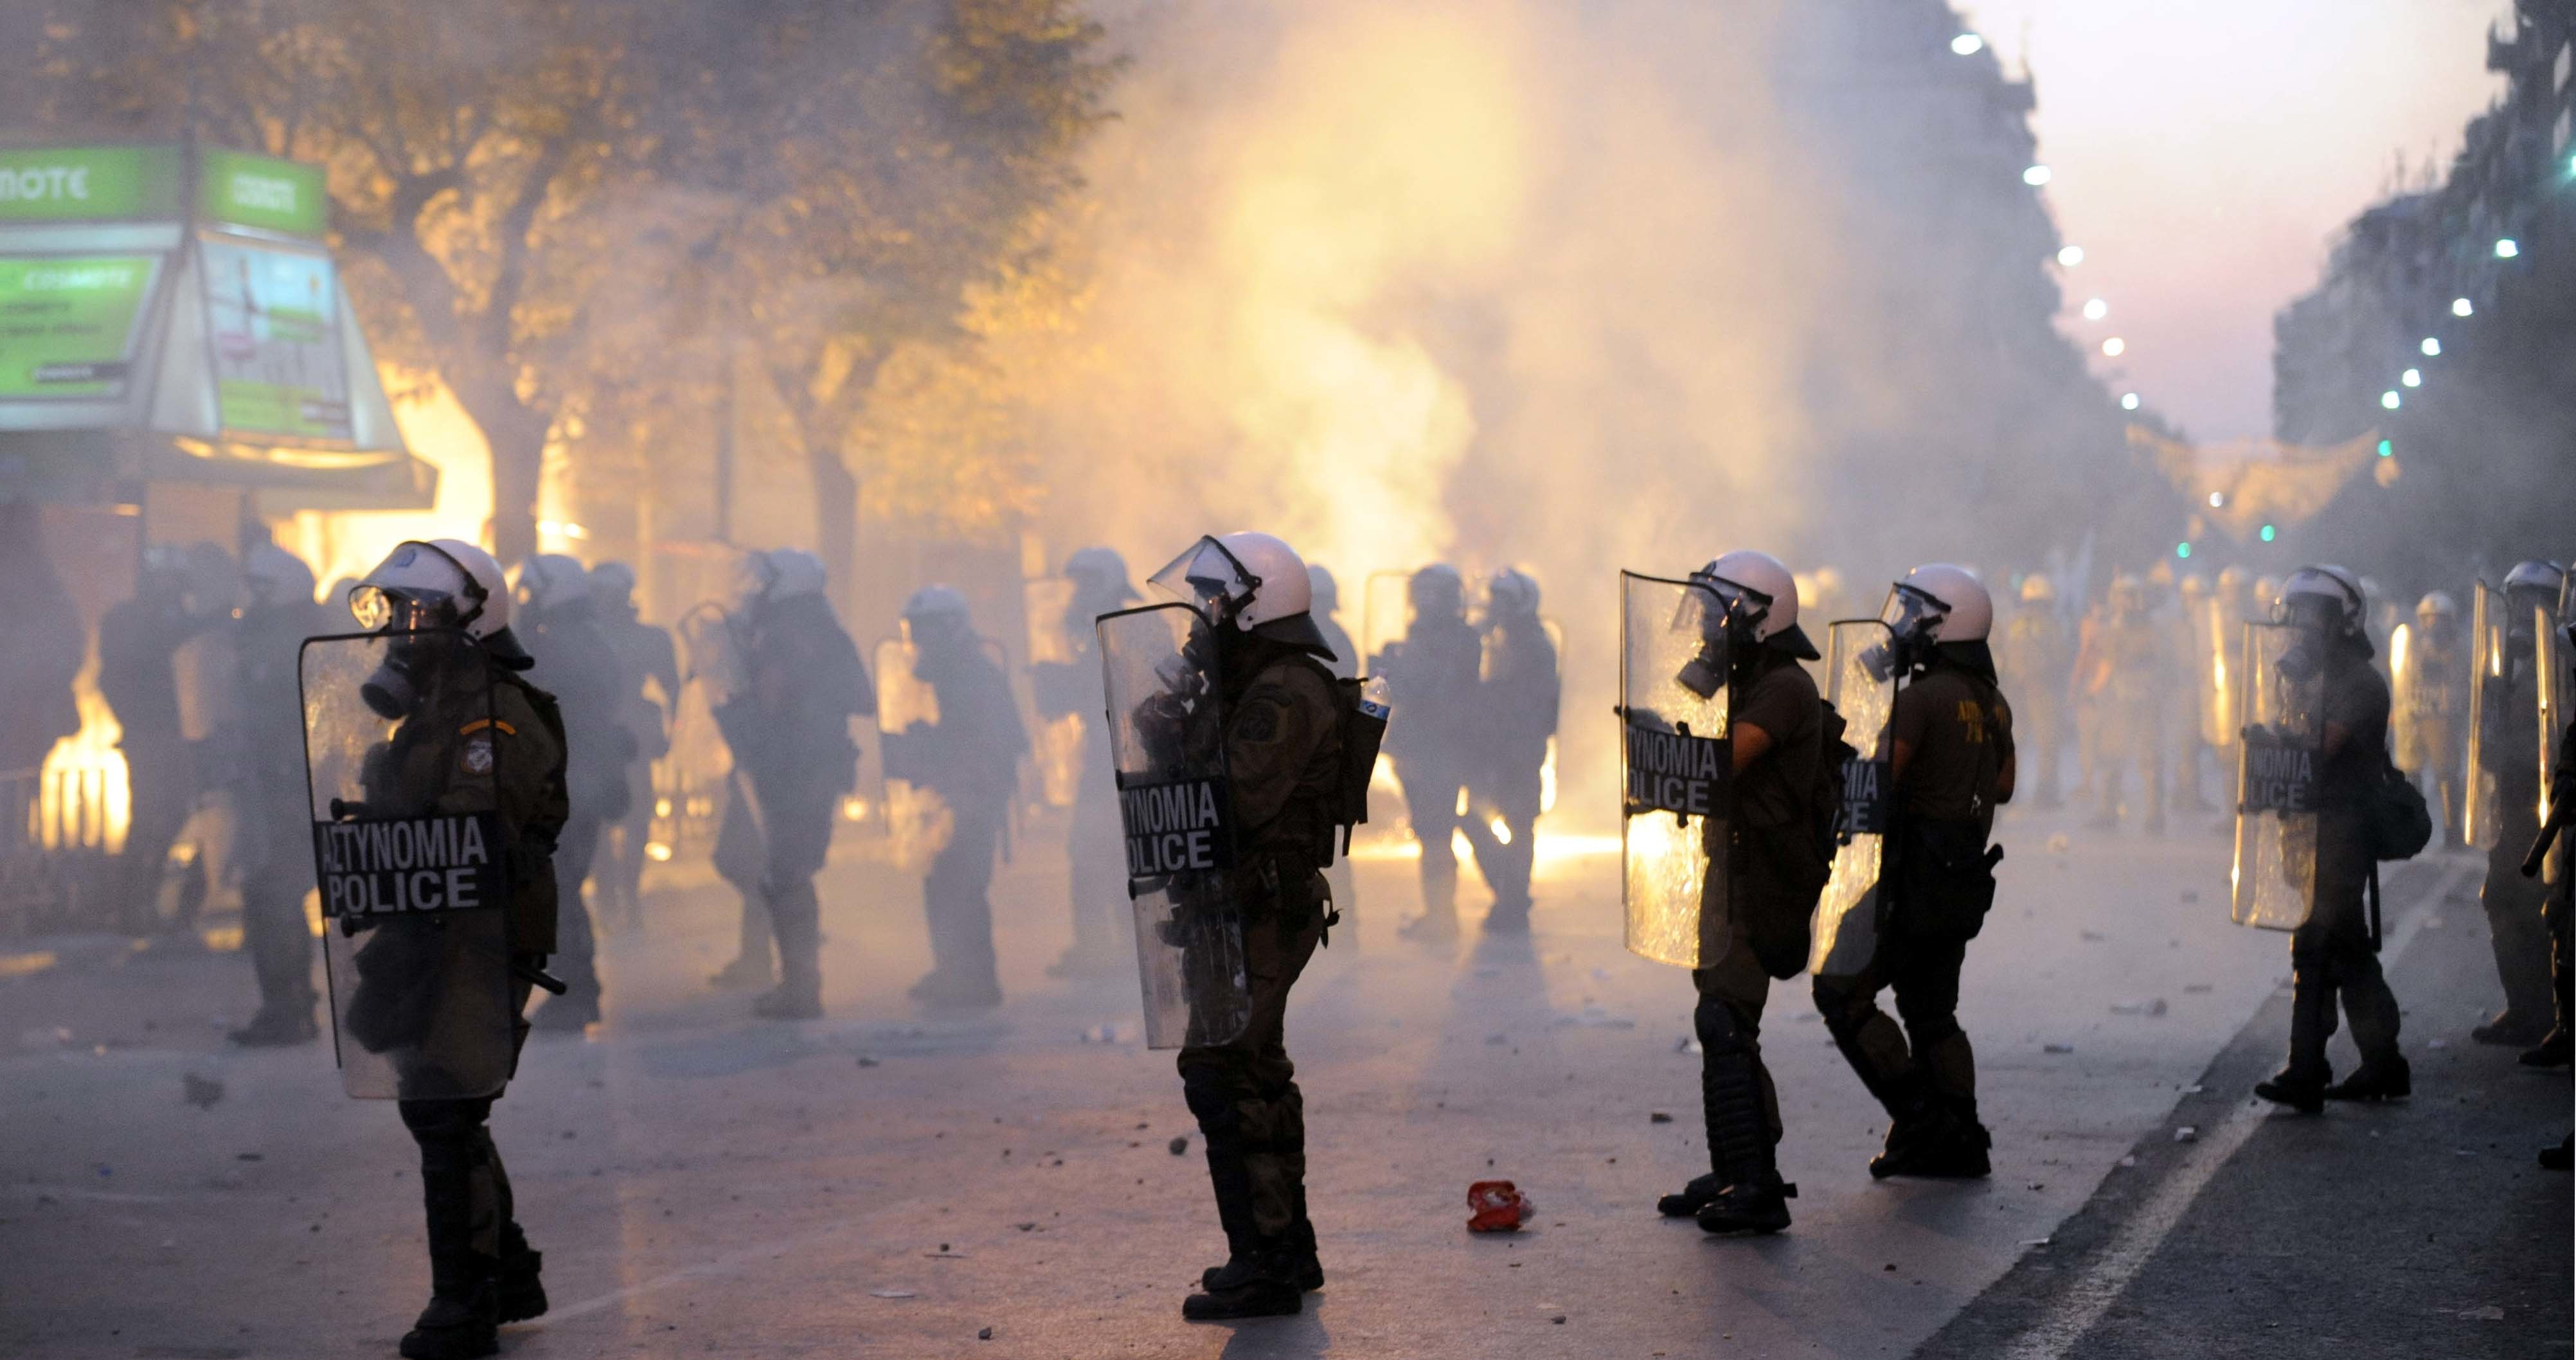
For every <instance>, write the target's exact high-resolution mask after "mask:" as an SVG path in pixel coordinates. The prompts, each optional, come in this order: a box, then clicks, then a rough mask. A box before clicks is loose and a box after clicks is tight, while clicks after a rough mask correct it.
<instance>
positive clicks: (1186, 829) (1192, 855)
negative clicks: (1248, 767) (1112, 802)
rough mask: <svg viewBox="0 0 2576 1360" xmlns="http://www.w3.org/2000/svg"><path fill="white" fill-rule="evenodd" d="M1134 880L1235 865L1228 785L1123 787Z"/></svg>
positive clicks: (1183, 782)
mask: <svg viewBox="0 0 2576 1360" xmlns="http://www.w3.org/2000/svg"><path fill="white" fill-rule="evenodd" d="M1118 815H1119V818H1120V820H1122V821H1124V822H1125V823H1126V828H1127V877H1128V879H1129V881H1130V882H1134V881H1137V880H1142V879H1156V878H1166V877H1169V876H1171V875H1174V874H1202V873H1214V872H1217V871H1219V870H1222V869H1230V868H1232V867H1234V838H1233V836H1231V835H1230V834H1228V827H1227V825H1226V820H1227V819H1226V800H1225V786H1224V785H1223V784H1222V783H1220V782H1219V781H1217V780H1214V779H1175V780H1169V781H1164V782H1157V783H1151V784H1130V785H1127V786H1126V787H1124V788H1121V789H1120V790H1119V791H1118Z"/></svg>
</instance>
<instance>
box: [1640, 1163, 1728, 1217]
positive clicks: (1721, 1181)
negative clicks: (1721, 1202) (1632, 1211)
mask: <svg viewBox="0 0 2576 1360" xmlns="http://www.w3.org/2000/svg"><path fill="white" fill-rule="evenodd" d="M1725 1188H1726V1177H1725V1176H1723V1175H1720V1174H1719V1173H1717V1172H1714V1171H1712V1172H1709V1173H1708V1174H1707V1175H1705V1176H1693V1177H1691V1180H1690V1184H1688V1185H1685V1186H1683V1187H1682V1188H1681V1189H1679V1190H1677V1191H1674V1192H1673V1193H1672V1194H1669V1195H1666V1196H1664V1197H1663V1198H1662V1199H1659V1200H1656V1201H1655V1212H1656V1213H1659V1214H1662V1215H1663V1216H1664V1217H1666V1218H1697V1217H1699V1211H1700V1210H1702V1209H1705V1208H1707V1207H1708V1206H1709V1202H1710V1201H1712V1200H1714V1199H1716V1198H1717V1192H1718V1191H1720V1190H1723V1189H1725Z"/></svg>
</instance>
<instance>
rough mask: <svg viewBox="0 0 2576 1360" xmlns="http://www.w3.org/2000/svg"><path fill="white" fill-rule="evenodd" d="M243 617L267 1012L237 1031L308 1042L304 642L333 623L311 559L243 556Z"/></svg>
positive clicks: (248, 923)
mask: <svg viewBox="0 0 2576 1360" xmlns="http://www.w3.org/2000/svg"><path fill="white" fill-rule="evenodd" d="M242 578H243V582H244V591H243V599H242V608H241V617H240V618H239V619H238V620H236V621H235V622H234V624H233V627H234V630H235V632H236V634H237V641H236V644H235V646H234V648H233V654H234V658H235V663H236V665H237V667H238V673H237V676H236V683H237V684H238V685H239V687H240V691H241V693H240V698H239V701H238V702H237V703H236V705H235V709H236V711H237V712H238V713H239V714H240V720H241V729H242V730H241V732H240V734H239V735H240V740H239V742H238V743H237V747H238V749H237V750H235V751H234V752H233V755H234V756H235V757H236V760H237V762H238V763H237V765H236V766H235V770H236V773H237V775H238V779H239V782H238V784H237V788H238V789H239V791H240V794H241V802H242V805H243V806H242V813H243V816H242V819H241V834H240V836H239V837H238V838H237V846H238V853H239V855H240V858H241V865H242V876H241V896H242V947H243V950H244V951H245V952H246V953H248V954H249V955H250V958H251V968H252V971H253V973H254V974H255V975H256V976H257V978H258V981H259V1012H258V1013H257V1014H256V1015H253V1016H252V1017H251V1021H250V1023H249V1024H247V1025H245V1026H243V1027H242V1028H240V1029H237V1030H234V1031H233V1032H232V1034H231V1035H230V1036H229V1037H230V1038H231V1039H232V1041H233V1042H234V1043H237V1044H242V1045H244V1046H247V1047H262V1046H267V1045H274V1044H300V1043H304V1042H306V1041H308V1040H310V1039H312V1038H313V1037H314V1036H315V1034H316V1033H318V1031H317V1030H316V1029H315V1027H314V1023H313V1001H314V996H313V933H312V931H311V930H310V929H308V928H307V927H306V925H305V921H304V894H305V893H306V892H308V891H310V890H311V889H312V887H313V844H312V841H311V839H310V837H309V836H308V835H307V833H306V830H305V826H306V820H307V818H306V811H305V809H306V801H305V799H306V791H305V787H304V759H303V751H304V729H303V705H302V702H301V701H300V700H299V699H298V698H297V696H296V660H297V649H298V647H299V645H300V644H301V643H302V642H303V640H304V639H306V638H308V637H312V636H314V635H315V634H317V633H323V632H328V631H331V624H330V621H329V620H330V616H329V614H328V613H326V612H325V611H324V610H323V608H322V606H321V605H320V604H318V603H316V602H315V600H314V598H313V584H314V583H313V569H312V568H310V567H307V566H306V565H304V563H303V561H302V559H300V558H298V557H296V556H295V554H293V553H290V552H288V551H286V550H285V549H283V548H280V547H278V546H277V545H275V544H273V543H262V544H259V545H258V546H256V547H254V548H252V549H251V550H250V553H249V555H248V556H247V557H245V558H244V559H243V562H242Z"/></svg>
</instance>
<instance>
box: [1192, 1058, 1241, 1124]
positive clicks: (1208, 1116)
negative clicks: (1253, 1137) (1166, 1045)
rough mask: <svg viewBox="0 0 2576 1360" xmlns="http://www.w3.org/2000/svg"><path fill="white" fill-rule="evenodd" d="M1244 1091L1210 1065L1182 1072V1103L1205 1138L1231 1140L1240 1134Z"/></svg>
mask: <svg viewBox="0 0 2576 1360" xmlns="http://www.w3.org/2000/svg"><path fill="white" fill-rule="evenodd" d="M1243 1095H1244V1090H1243V1088H1242V1087H1241V1086H1240V1085H1238V1084H1237V1083H1235V1082H1234V1081H1232V1080H1229V1079H1228V1074H1227V1073H1225V1072H1223V1071H1222V1070H1220V1069H1219V1068H1217V1067H1215V1066H1212V1065H1205V1064H1200V1065H1193V1066H1190V1067H1188V1068H1184V1069H1183V1070H1182V1072H1181V1099H1182V1101H1183V1102H1184V1103H1186V1104H1187V1105H1188V1106H1189V1107H1190V1114H1191V1115H1192V1116H1194V1117H1195V1118H1196V1119H1197V1120H1198V1121H1199V1129H1200V1131H1201V1132H1203V1133H1205V1134H1206V1135H1207V1136H1208V1137H1210V1138H1212V1139H1214V1138H1231V1137H1235V1136H1237V1135H1239V1134H1241V1132H1242V1131H1243V1109H1242V1106H1241V1105H1240V1103H1239V1102H1240V1101H1241V1100H1242V1098H1243Z"/></svg>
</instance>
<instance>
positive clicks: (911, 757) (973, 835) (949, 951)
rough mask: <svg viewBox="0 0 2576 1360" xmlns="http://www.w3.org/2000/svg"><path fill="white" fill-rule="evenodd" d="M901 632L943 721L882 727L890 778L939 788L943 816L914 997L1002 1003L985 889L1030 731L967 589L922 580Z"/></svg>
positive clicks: (926, 886) (925, 890) (927, 882)
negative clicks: (923, 962)
mask: <svg viewBox="0 0 2576 1360" xmlns="http://www.w3.org/2000/svg"><path fill="white" fill-rule="evenodd" d="M903 630H904V636H905V638H906V640H907V641H908V642H909V643H910V644H911V647H912V666H913V678H914V679H916V680H918V681H920V682H921V683H923V684H926V685H928V686H929V687H930V689H931V692H932V693H933V694H934V695H935V696H936V698H937V710H938V714H939V720H938V722H936V723H928V722H919V721H916V722H913V723H911V724H910V725H908V726H907V727H906V728H905V729H904V730H903V731H901V732H893V733H887V734H886V736H885V760H886V775H887V777H889V778H896V779H904V780H908V781H910V782H911V783H912V784H913V785H914V786H916V787H918V788H924V789H928V790H930V791H931V792H932V793H935V794H936V795H938V798H939V800H940V803H941V805H942V806H943V808H944V810H945V812H946V814H947V818H946V828H945V829H946V837H945V840H944V841H942V842H941V843H940V845H939V849H938V851H937V854H936V856H935V857H934V858H933V859H932V860H931V864H930V872H929V873H928V874H926V875H924V876H923V878H922V881H921V905H922V913H923V915H924V916H925V917H926V918H927V919H928V922H929V926H930V948H931V955H932V966H931V970H930V972H929V973H927V974H925V975H924V976H923V977H922V978H921V980H920V981H918V982H915V983H914V984H913V985H912V989H911V995H912V997H913V999H914V1000H916V1001H920V1002H922V1003H924V1004H925V1005H931V1006H964V1007H985V1006H998V1005H1000V1004H1001V1003H1002V983H1001V978H1000V975H999V973H998V972H997V971H996V969H995V961H994V957H993V904H992V901H991V899H990V897H989V896H988V894H989V892H990V890H991V888H992V884H993V862H994V858H995V856H996V855H997V854H998V853H999V851H1000V848H1001V840H1002V835H1003V832H1004V830H1005V825H1004V824H1005V821H1006V820H1007V818H1008V817H1009V815H1010V807H1011V798H1012V796H1013V794H1014V793H1015V792H1016V791H1017V789H1018V787H1019V764H1020V757H1021V756H1023V755H1025V754H1027V752H1028V749H1029V738H1028V730H1027V729H1026V728H1024V727H1022V726H1021V725H1020V711H1019V704H1018V702H1017V701H1016V700H1014V699H1013V698H1012V696H1011V689H1010V685H1009V682H1007V681H1006V680H1004V679H1003V678H1002V670H1001V668H1000V667H999V666H996V665H994V664H993V661H992V659H991V658H990V657H989V656H987V655H986V654H985V651H984V639H983V637H982V636H981V635H979V634H978V633H977V632H976V631H975V622H974V618H973V616H972V613H971V612H970V610H969V609H968V607H967V604H966V597H965V596H963V595H961V594H959V593H957V592H956V591H955V590H953V589H951V588H949V587H947V586H943V585H929V586H923V587H922V588H921V589H919V590H917V591H915V592H913V595H912V598H911V599H909V600H907V601H905V602H904V606H903Z"/></svg>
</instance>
